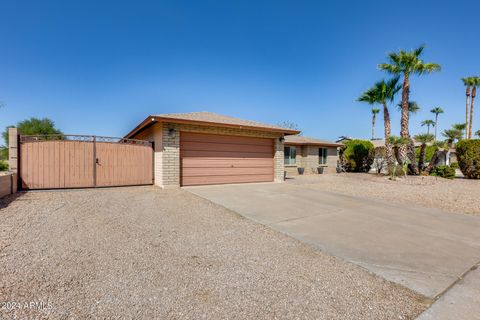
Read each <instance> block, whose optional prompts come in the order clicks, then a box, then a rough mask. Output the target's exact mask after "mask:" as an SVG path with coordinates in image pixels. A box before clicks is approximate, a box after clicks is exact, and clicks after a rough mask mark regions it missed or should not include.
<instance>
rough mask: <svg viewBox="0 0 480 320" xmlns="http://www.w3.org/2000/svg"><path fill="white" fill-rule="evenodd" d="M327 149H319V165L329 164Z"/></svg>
mask: <svg viewBox="0 0 480 320" xmlns="http://www.w3.org/2000/svg"><path fill="white" fill-rule="evenodd" d="M327 152H328V149H327V148H319V149H318V163H319V164H323V165H324V164H327Z"/></svg>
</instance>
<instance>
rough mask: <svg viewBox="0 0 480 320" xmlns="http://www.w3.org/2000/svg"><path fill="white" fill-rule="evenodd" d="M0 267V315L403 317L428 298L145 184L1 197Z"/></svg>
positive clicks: (200, 203)
mask: <svg viewBox="0 0 480 320" xmlns="http://www.w3.org/2000/svg"><path fill="white" fill-rule="evenodd" d="M0 267H1V277H0V302H1V303H2V305H1V307H2V309H0V318H2V319H3V318H10V317H14V316H18V317H21V318H23V317H29V318H32V317H35V318H47V317H51V318H65V319H66V318H88V317H89V316H93V317H94V318H129V319H132V318H135V319H154V318H167V319H198V318H206V319H233V318H236V319H248V318H250V319H258V318H260V319H261V318H263V319H275V318H277V319H282V318H287V319H413V318H415V316H416V315H418V314H419V313H420V312H421V311H423V310H424V309H425V308H426V307H427V304H428V301H426V300H425V299H424V298H423V297H422V296H420V295H418V294H416V293H414V292H412V291H410V290H408V289H406V288H404V287H401V286H398V285H395V284H392V283H390V282H387V281H385V280H383V279H380V278H378V277H375V276H373V275H372V274H370V273H368V272H367V271H365V270H363V269H361V268H359V267H356V266H354V265H352V264H349V263H347V262H344V261H342V260H339V259H337V258H334V257H331V256H329V255H327V254H325V253H322V252H320V251H318V250H316V249H314V248H312V247H310V246H308V245H305V244H303V243H301V242H299V241H296V240H294V239H292V238H290V237H288V236H286V235H283V234H281V233H278V232H276V231H273V230H271V229H269V228H267V227H264V226H262V225H259V224H256V223H254V222H251V221H249V220H246V219H244V218H242V217H240V216H239V215H237V214H235V213H233V212H231V211H228V210H227V209H224V208H222V207H220V206H217V205H214V204H212V203H210V202H209V201H207V200H203V199H201V198H199V197H196V196H194V195H192V194H190V193H188V192H186V191H183V190H161V189H158V188H155V187H132V188H112V189H96V190H77V191H75V190H73V191H53V192H29V193H25V194H20V196H18V197H17V198H16V199H14V200H13V201H11V202H10V201H9V199H8V198H7V199H4V200H0ZM6 302H10V304H6ZM30 302H36V303H37V304H36V305H33V307H32V305H28V306H26V305H25V303H30ZM41 303H43V304H44V305H41ZM7 307H9V308H13V310H7V309H8V308H7Z"/></svg>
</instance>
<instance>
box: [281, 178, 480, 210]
mask: <svg viewBox="0 0 480 320" xmlns="http://www.w3.org/2000/svg"><path fill="white" fill-rule="evenodd" d="M287 183H292V184H307V185H310V186H311V187H312V188H317V189H320V190H324V191H331V192H337V193H343V194H347V195H352V196H359V197H367V198H372V199H377V200H386V201H392V202H397V203H407V204H415V205H419V206H423V207H429V208H436V209H442V210H445V211H449V212H453V213H467V214H473V215H480V200H479V199H480V180H470V179H463V178H456V179H453V180H449V179H444V178H438V177H433V176H407V177H406V178H404V177H401V178H397V180H396V181H391V180H390V179H388V177H386V176H383V175H382V176H379V175H376V174H366V173H342V174H324V175H311V176H299V177H295V178H294V179H289V180H287Z"/></svg>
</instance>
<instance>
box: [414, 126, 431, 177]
mask: <svg viewBox="0 0 480 320" xmlns="http://www.w3.org/2000/svg"><path fill="white" fill-rule="evenodd" d="M414 138H415V140H416V141H418V142H420V143H421V144H422V145H421V146H420V155H419V157H418V169H419V170H420V171H421V172H423V170H424V169H425V151H426V150H427V143H429V142H432V141H433V134H429V133H424V134H417V135H416V136H414Z"/></svg>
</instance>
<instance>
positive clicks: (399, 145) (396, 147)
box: [388, 136, 409, 180]
mask: <svg viewBox="0 0 480 320" xmlns="http://www.w3.org/2000/svg"><path fill="white" fill-rule="evenodd" d="M408 140H409V139H408V138H403V137H397V136H390V137H388V143H389V145H391V146H392V148H393V151H394V153H395V158H396V159H397V162H398V164H399V165H401V166H402V168H405V164H406V160H407V156H406V155H405V154H402V153H404V152H402V151H405V150H406V149H405V148H404V147H405V146H406V145H407V144H408ZM396 169H397V166H395V165H394V166H393V167H392V169H391V171H392V177H391V179H392V180H395V174H396ZM403 174H404V175H406V171H404V172H403Z"/></svg>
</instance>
